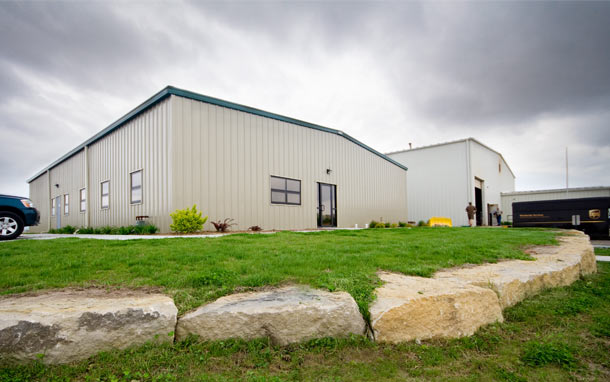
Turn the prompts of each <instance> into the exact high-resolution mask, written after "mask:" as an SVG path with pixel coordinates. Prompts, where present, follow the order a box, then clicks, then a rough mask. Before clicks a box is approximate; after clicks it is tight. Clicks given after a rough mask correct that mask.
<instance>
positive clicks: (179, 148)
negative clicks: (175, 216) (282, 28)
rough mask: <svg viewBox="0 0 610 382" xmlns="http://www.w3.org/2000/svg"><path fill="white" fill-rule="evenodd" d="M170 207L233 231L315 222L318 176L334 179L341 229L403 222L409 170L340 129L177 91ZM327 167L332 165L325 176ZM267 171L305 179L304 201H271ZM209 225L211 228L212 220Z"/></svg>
mask: <svg viewBox="0 0 610 382" xmlns="http://www.w3.org/2000/svg"><path fill="white" fill-rule="evenodd" d="M171 99H172V108H173V118H174V119H173V121H174V133H175V135H174V139H173V146H172V153H173V156H172V158H173V160H172V163H173V207H174V208H184V207H187V206H190V205H192V204H197V205H198V207H199V209H200V210H202V211H203V213H204V214H205V215H208V216H209V218H210V220H209V221H211V220H219V219H224V218H233V219H235V221H236V222H237V223H238V226H236V227H234V229H247V228H248V227H249V226H252V225H259V226H261V227H263V228H264V229H303V228H315V227H316V226H317V222H316V214H317V209H316V208H317V203H318V201H317V199H318V195H317V182H323V183H329V184H335V185H337V210H338V211H337V217H338V226H339V227H350V226H353V225H354V224H359V226H360V227H362V226H364V224H365V223H368V222H369V221H370V220H371V219H380V218H383V219H384V220H385V221H398V220H406V215H407V209H406V176H407V172H406V171H405V170H403V169H400V168H399V167H397V166H396V165H393V164H391V163H390V162H388V161H387V160H384V159H383V158H381V157H379V156H377V155H375V154H373V153H371V152H370V151H367V150H365V149H364V148H362V147H360V146H358V145H356V144H354V143H352V142H350V141H348V140H347V139H345V138H343V137H340V136H338V135H335V134H331V133H327V132H323V131H318V130H314V129H311V128H307V127H303V126H297V125H293V124H290V123H285V122H281V121H277V120H274V119H270V118H266V117H261V116H257V115H253V114H248V113H245V112H241V111H236V110H232V109H228V108H224V107H220V106H215V105H211V104H207V103H203V102H199V101H194V100H190V99H186V98H183V97H177V96H172V97H171ZM327 169H330V170H331V173H330V174H327V171H326V170H327ZM270 175H275V176H281V177H287V178H294V179H299V180H301V205H300V206H288V205H276V204H271V201H270V185H269V179H270ZM205 228H206V229H208V230H213V227H212V225H211V224H210V223H209V222H208V223H207V224H206V227H205Z"/></svg>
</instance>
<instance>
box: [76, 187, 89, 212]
mask: <svg viewBox="0 0 610 382" xmlns="http://www.w3.org/2000/svg"><path fill="white" fill-rule="evenodd" d="M82 191H85V200H83V199H81V198H82V196H83V194H82ZM83 202H85V209H84V210H83V209H81V208H82V206H83ZM78 211H79V212H80V213H81V214H84V213H85V212H87V188H86V187H83V188H81V189H79V190H78Z"/></svg>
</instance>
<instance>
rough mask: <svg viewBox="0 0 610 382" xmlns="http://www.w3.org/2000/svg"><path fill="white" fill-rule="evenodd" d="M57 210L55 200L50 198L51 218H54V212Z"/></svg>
mask: <svg viewBox="0 0 610 382" xmlns="http://www.w3.org/2000/svg"><path fill="white" fill-rule="evenodd" d="M56 209H57V200H56V199H55V198H51V216H55V210H56Z"/></svg>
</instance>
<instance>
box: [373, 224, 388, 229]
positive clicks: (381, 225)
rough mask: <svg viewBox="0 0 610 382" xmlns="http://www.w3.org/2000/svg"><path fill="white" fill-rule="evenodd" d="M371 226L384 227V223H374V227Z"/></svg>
mask: <svg viewBox="0 0 610 382" xmlns="http://www.w3.org/2000/svg"><path fill="white" fill-rule="evenodd" d="M373 228H385V224H384V223H376V224H375V227H373Z"/></svg>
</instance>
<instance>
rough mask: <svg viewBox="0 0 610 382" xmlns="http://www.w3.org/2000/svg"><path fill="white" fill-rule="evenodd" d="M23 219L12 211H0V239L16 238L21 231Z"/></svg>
mask: <svg viewBox="0 0 610 382" xmlns="http://www.w3.org/2000/svg"><path fill="white" fill-rule="evenodd" d="M23 227H24V224H23V219H21V218H20V217H19V215H17V214H14V213H12V212H4V211H1V212H0V240H12V239H16V238H17V237H18V236H19V235H21V232H23Z"/></svg>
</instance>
